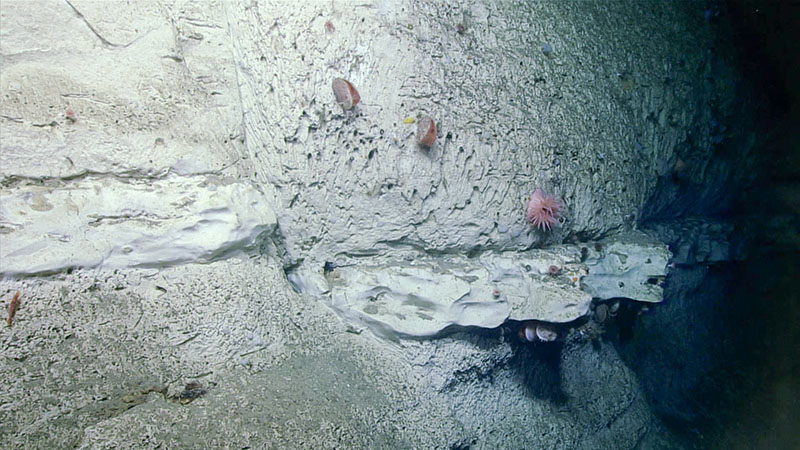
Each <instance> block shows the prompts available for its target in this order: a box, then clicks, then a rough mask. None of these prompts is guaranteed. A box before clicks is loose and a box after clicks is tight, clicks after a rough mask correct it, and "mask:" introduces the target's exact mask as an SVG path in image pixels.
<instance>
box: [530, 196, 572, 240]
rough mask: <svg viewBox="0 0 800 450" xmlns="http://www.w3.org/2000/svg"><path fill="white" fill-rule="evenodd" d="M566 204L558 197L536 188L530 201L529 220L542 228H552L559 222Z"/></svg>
mask: <svg viewBox="0 0 800 450" xmlns="http://www.w3.org/2000/svg"><path fill="white" fill-rule="evenodd" d="M563 208H564V204H563V203H561V200H559V199H557V198H556V197H554V196H552V195H550V194H547V193H545V192H544V191H543V190H541V189H536V190H535V191H533V194H531V199H530V200H529V201H528V221H530V223H531V224H532V225H533V226H534V227H536V228H539V229H540V230H542V231H544V230H548V231H549V230H550V227H551V226H553V225H555V224H557V223H558V218H559V217H560V216H561V210H562V209H563Z"/></svg>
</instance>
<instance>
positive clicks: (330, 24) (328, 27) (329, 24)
mask: <svg viewBox="0 0 800 450" xmlns="http://www.w3.org/2000/svg"><path fill="white" fill-rule="evenodd" d="M325 31H327V32H328V33H333V32H334V31H336V27H334V26H333V22H331V21H330V20H329V21H327V22H325Z"/></svg>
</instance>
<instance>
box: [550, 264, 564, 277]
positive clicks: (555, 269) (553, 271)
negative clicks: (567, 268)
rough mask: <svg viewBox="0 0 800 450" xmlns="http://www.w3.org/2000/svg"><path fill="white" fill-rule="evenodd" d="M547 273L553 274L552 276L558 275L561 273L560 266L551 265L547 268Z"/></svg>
mask: <svg viewBox="0 0 800 450" xmlns="http://www.w3.org/2000/svg"><path fill="white" fill-rule="evenodd" d="M547 273H549V274H550V275H553V276H555V275H560V274H561V267H558V266H556V265H552V266H550V267H548V268H547Z"/></svg>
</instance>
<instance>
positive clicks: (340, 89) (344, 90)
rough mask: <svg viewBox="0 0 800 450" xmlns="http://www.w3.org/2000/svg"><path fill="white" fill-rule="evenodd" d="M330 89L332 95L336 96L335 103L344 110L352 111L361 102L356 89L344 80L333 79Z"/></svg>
mask: <svg viewBox="0 0 800 450" xmlns="http://www.w3.org/2000/svg"><path fill="white" fill-rule="evenodd" d="M332 87H333V95H335V96H336V103H338V104H339V105H340V106H341V107H342V108H343V109H344V110H348V109H352V108H353V107H354V106H356V104H357V103H358V102H360V101H361V95H359V93H358V91H357V90H356V87H355V86H353V83H351V82H349V81H347V80H345V79H344V78H334V80H333V84H332Z"/></svg>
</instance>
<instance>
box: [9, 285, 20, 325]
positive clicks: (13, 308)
mask: <svg viewBox="0 0 800 450" xmlns="http://www.w3.org/2000/svg"><path fill="white" fill-rule="evenodd" d="M19 296H20V292H19V291H17V293H16V294H14V298H12V299H11V303H10V304H9V305H8V321H7V322H8V326H11V320H13V319H14V314H15V313H16V312H17V308H19Z"/></svg>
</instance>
